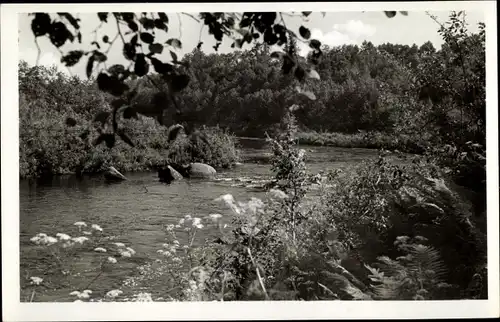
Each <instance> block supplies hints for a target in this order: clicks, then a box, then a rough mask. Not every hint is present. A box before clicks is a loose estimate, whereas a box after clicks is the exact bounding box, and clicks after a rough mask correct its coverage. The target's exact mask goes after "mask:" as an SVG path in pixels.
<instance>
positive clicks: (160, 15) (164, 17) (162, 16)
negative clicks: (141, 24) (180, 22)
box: [158, 12, 168, 23]
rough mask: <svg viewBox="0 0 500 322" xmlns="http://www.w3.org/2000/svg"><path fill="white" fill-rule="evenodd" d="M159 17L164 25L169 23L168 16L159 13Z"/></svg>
mask: <svg viewBox="0 0 500 322" xmlns="http://www.w3.org/2000/svg"><path fill="white" fill-rule="evenodd" d="M158 17H160V19H161V21H163V22H164V23H168V16H167V14H166V13H164V12H158Z"/></svg>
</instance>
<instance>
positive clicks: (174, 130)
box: [167, 124, 184, 142]
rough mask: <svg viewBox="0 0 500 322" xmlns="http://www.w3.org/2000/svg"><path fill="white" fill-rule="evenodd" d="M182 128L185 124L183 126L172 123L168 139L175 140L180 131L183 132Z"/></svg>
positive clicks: (169, 140)
mask: <svg viewBox="0 0 500 322" xmlns="http://www.w3.org/2000/svg"><path fill="white" fill-rule="evenodd" d="M181 130H184V126H182V125H180V124H175V125H172V126H171V127H170V128H169V129H168V139H167V141H168V142H171V141H175V139H176V138H177V137H178V136H179V133H180V132H181Z"/></svg>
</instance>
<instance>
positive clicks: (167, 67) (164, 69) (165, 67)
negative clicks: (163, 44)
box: [150, 58, 174, 74]
mask: <svg viewBox="0 0 500 322" xmlns="http://www.w3.org/2000/svg"><path fill="white" fill-rule="evenodd" d="M150 60H151V64H153V67H154V69H155V72H157V73H158V74H167V73H170V72H172V71H173V70H174V67H173V66H172V65H171V64H167V63H163V62H161V61H160V60H159V59H157V58H150Z"/></svg>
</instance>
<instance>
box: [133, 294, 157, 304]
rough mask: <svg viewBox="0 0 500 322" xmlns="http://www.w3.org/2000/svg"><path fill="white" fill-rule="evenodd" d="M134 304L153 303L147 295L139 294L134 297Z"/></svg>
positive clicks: (149, 295)
mask: <svg viewBox="0 0 500 322" xmlns="http://www.w3.org/2000/svg"><path fill="white" fill-rule="evenodd" d="M134 302H153V298H152V297H151V294H149V293H139V294H137V295H135V299H134Z"/></svg>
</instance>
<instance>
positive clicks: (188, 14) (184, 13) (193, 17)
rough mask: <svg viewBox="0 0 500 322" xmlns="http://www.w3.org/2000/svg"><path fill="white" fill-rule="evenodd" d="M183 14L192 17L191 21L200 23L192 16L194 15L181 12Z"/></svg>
mask: <svg viewBox="0 0 500 322" xmlns="http://www.w3.org/2000/svg"><path fill="white" fill-rule="evenodd" d="M181 13H182V14H183V15H185V16H188V17H190V18H191V19H193V20H194V21H196V22H198V23H199V22H200V20H198V19H197V18H196V17H195V16H193V15H192V14H190V13H186V12H181Z"/></svg>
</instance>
